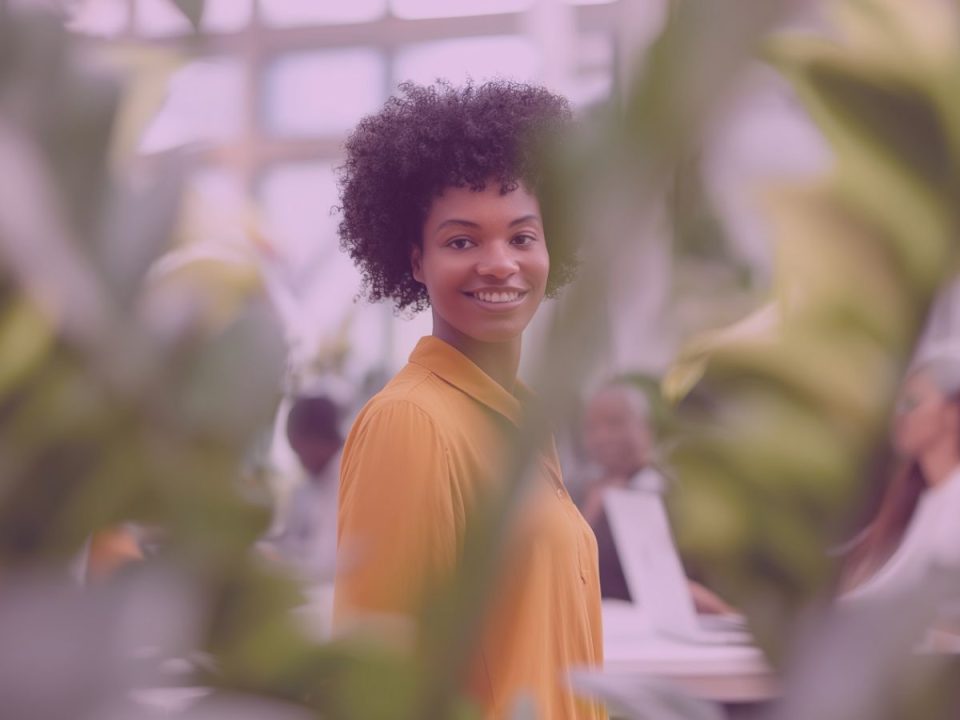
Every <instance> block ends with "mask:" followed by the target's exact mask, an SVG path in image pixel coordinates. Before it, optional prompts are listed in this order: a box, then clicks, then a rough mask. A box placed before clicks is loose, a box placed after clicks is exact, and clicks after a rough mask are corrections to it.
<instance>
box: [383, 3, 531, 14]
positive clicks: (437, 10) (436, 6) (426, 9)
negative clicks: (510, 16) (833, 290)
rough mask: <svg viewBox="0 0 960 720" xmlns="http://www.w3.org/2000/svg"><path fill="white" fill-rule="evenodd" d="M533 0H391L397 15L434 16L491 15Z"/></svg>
mask: <svg viewBox="0 0 960 720" xmlns="http://www.w3.org/2000/svg"><path fill="white" fill-rule="evenodd" d="M532 4H533V0H392V2H391V7H392V8H393V13H394V15H396V16H397V17H402V18H434V17H462V16H465V15H493V14H495V13H508V12H518V11H520V10H526V9H527V8H529V7H530V6H531V5H532Z"/></svg>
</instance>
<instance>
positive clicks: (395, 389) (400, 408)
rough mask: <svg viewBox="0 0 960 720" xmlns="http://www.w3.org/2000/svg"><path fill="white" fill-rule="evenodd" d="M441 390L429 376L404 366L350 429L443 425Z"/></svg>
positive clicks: (415, 366)
mask: <svg viewBox="0 0 960 720" xmlns="http://www.w3.org/2000/svg"><path fill="white" fill-rule="evenodd" d="M442 395H443V388H442V387H440V386H438V383H437V381H436V378H435V377H433V376H432V374H431V373H429V372H426V371H425V370H424V369H423V368H421V367H420V366H418V365H414V364H407V365H406V366H405V367H404V368H403V369H401V370H400V372H398V373H397V374H396V375H394V376H393V378H391V379H390V381H389V382H388V383H387V384H386V385H385V386H384V387H383V389H381V390H380V391H379V392H378V393H377V394H376V395H374V396H373V397H372V398H370V399H369V400H368V401H367V403H366V405H364V406H363V409H362V410H361V411H360V413H359V414H358V415H357V419H356V421H355V423H354V428H355V429H356V428H358V427H361V426H362V425H363V424H367V423H370V422H383V421H385V420H386V421H405V422H411V423H426V424H429V425H434V426H436V427H437V428H440V427H442V426H443V425H444V403H443V399H442Z"/></svg>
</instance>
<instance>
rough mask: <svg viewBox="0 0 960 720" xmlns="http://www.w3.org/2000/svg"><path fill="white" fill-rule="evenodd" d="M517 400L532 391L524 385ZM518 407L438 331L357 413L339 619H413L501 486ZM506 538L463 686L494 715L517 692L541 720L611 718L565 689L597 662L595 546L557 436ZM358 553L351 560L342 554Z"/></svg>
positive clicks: (347, 476)
mask: <svg viewBox="0 0 960 720" xmlns="http://www.w3.org/2000/svg"><path fill="white" fill-rule="evenodd" d="M518 392H520V393H521V394H522V393H524V392H526V391H525V389H524V388H522V387H519V389H518ZM520 417H521V403H520V401H519V400H518V399H517V397H515V396H514V395H511V394H510V393H509V392H507V391H506V390H505V389H504V388H503V387H502V386H500V385H499V384H497V383H496V382H495V381H494V380H493V379H492V378H490V377H489V376H488V375H487V374H486V373H484V372H483V371H482V370H481V369H480V368H479V367H478V366H477V365H475V364H474V363H473V362H472V361H471V360H469V359H468V358H467V357H466V356H465V355H463V354H462V353H460V352H459V351H457V350H456V349H454V348H453V347H452V346H450V345H448V344H447V343H445V342H443V341H442V340H439V339H438V338H435V337H425V338H423V339H421V340H420V342H419V344H418V345H417V347H416V349H415V350H414V351H413V353H412V354H411V356H410V361H409V362H408V364H407V365H406V366H405V367H404V368H403V369H402V370H401V371H400V372H399V373H398V374H397V375H396V376H395V377H394V378H393V379H392V380H391V381H390V383H388V384H387V386H386V387H385V388H384V389H383V390H382V391H381V392H380V393H378V394H377V395H376V396H374V398H373V399H371V400H370V402H369V403H367V405H366V406H365V407H364V409H363V410H362V411H361V413H360V415H359V416H358V417H357V419H356V422H355V423H354V425H353V428H352V430H351V431H350V436H349V437H348V439H347V443H346V446H345V448H344V452H343V460H342V464H341V471H340V507H339V515H338V522H339V533H338V535H339V537H338V544H339V548H340V552H341V555H342V556H343V557H344V558H345V564H348V565H349V569H348V570H345V571H343V572H342V573H341V575H340V576H339V577H338V579H337V583H336V590H335V601H334V607H335V610H334V622H335V624H338V625H342V624H343V623H344V621H345V620H346V619H347V618H349V617H350V616H362V615H363V614H365V613H404V614H406V613H411V612H415V611H416V610H417V608H418V607H419V603H420V601H421V599H422V595H423V591H424V588H425V585H426V584H427V583H428V582H429V580H430V578H431V577H434V578H435V577H436V576H437V575H438V574H439V575H442V574H443V573H444V572H449V571H450V569H451V568H452V567H453V566H454V564H455V563H456V562H457V558H458V553H459V551H460V548H461V544H462V539H463V532H464V525H465V523H466V521H467V519H468V514H469V512H470V509H471V505H472V503H473V502H475V500H476V498H477V496H478V495H479V494H480V493H482V492H483V491H484V487H485V486H486V487H487V488H492V487H495V486H496V484H497V483H502V482H503V472H502V471H500V470H498V467H501V466H502V464H503V463H504V462H505V458H504V457H503V456H504V455H505V452H506V448H507V447H508V442H509V438H510V433H512V432H515V431H516V429H517V425H518V423H519V422H520ZM538 475H539V476H538V477H536V478H534V482H532V483H530V485H531V487H530V489H529V491H528V492H527V494H526V495H525V496H524V499H523V500H522V501H521V505H520V509H519V511H518V512H517V516H516V520H515V521H514V522H513V526H512V529H511V531H510V535H509V537H508V539H507V541H506V543H505V553H504V557H503V563H504V567H503V568H502V571H501V575H500V578H499V580H498V585H497V587H496V588H495V589H494V592H493V593H492V594H491V598H492V607H491V608H490V609H489V611H488V616H487V618H486V620H485V625H484V627H483V630H482V632H481V637H480V647H479V653H478V657H477V658H476V661H475V663H474V667H473V669H472V671H471V673H470V677H469V679H468V680H467V681H466V682H465V688H464V689H465V691H466V692H468V693H469V694H470V695H471V696H472V697H473V698H474V699H475V700H476V701H477V702H478V703H479V704H480V705H481V706H482V707H483V708H484V709H485V711H486V713H487V716H488V717H504V716H506V715H508V714H509V713H510V712H511V710H512V708H513V704H514V702H515V701H516V698H517V696H518V695H519V694H526V695H528V696H531V697H532V698H533V699H534V701H535V702H536V705H537V708H538V711H539V717H540V718H543V719H544V720H566V719H568V718H569V719H575V720H588V719H589V720H594V719H597V718H605V717H606V713H605V712H604V711H603V710H602V709H601V708H600V707H598V706H596V705H593V704H590V703H587V702H584V701H582V700H578V699H575V698H574V697H573V696H572V694H571V693H570V692H569V690H568V689H567V688H566V686H565V672H566V670H567V669H569V668H570V667H582V666H599V665H600V664H601V663H602V657H603V648H602V632H601V624H600V581H599V575H598V570H597V544H596V540H595V539H594V537H593V532H592V530H591V529H590V526H589V525H587V523H586V522H585V521H584V519H583V517H582V516H581V515H580V512H579V511H578V510H577V508H576V506H575V505H574V504H573V502H571V500H570V496H569V495H568V493H567V492H566V489H565V488H564V486H563V481H562V479H561V475H560V466H559V463H558V460H557V455H556V449H555V447H554V445H553V442H552V440H551V442H550V446H549V448H548V450H547V451H546V452H544V453H542V454H541V455H540V456H539V464H538ZM351 556H352V560H353V561H354V562H353V563H352V564H350V563H348V562H347V560H346V559H347V558H350V557H351Z"/></svg>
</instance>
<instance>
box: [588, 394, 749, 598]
mask: <svg viewBox="0 0 960 720" xmlns="http://www.w3.org/2000/svg"><path fill="white" fill-rule="evenodd" d="M650 412H651V411H650V403H649V401H648V400H647V396H646V395H645V394H644V393H643V391H641V390H640V389H639V388H638V387H637V386H636V385H633V384H631V383H628V382H625V381H617V380H613V381H610V382H608V383H606V384H604V385H602V386H600V388H599V389H597V390H596V391H595V392H594V393H593V394H592V395H591V396H590V397H589V398H588V400H587V402H586V404H585V407H584V411H583V416H582V426H581V437H582V441H583V446H584V450H585V452H586V454H587V456H588V457H589V459H590V461H591V462H592V463H593V464H594V465H595V466H596V468H597V470H598V472H597V474H596V476H595V477H593V478H592V479H591V480H590V481H589V482H588V483H587V485H586V487H585V488H584V491H583V493H582V495H581V497H580V498H579V501H578V505H579V506H580V511H581V513H582V514H583V517H584V519H585V520H586V521H587V522H588V523H590V526H591V527H592V528H593V531H594V534H595V535H596V537H597V546H598V549H599V562H600V592H601V594H602V596H603V597H604V598H605V599H614V600H627V601H631V600H633V598H632V597H631V594H630V590H629V589H628V588H627V581H626V578H625V577H624V574H623V567H622V566H621V563H620V557H619V555H618V554H617V549H616V545H615V543H614V540H613V534H612V532H611V530H610V524H609V522H608V520H607V517H606V513H605V512H604V508H603V497H604V495H605V494H606V492H607V491H608V490H609V489H611V488H631V489H634V490H642V491H644V492H649V493H654V494H656V495H663V494H664V493H665V492H666V491H667V481H666V478H664V476H663V475H662V474H661V472H660V471H659V470H658V469H657V467H656V466H655V464H654V462H653V458H654V451H653V447H654V433H653V428H652V427H651V422H650ZM689 586H690V592H691V594H692V595H693V599H694V604H695V605H696V608H697V610H698V612H701V613H724V614H725V613H730V612H733V609H732V608H731V607H730V606H729V605H727V603H725V602H724V601H723V600H721V599H720V598H719V597H717V596H716V595H715V594H714V593H713V592H711V591H710V590H708V589H707V588H705V587H704V586H703V585H700V584H699V583H696V582H694V581H692V580H691V581H690V582H689Z"/></svg>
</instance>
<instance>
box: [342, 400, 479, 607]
mask: <svg viewBox="0 0 960 720" xmlns="http://www.w3.org/2000/svg"><path fill="white" fill-rule="evenodd" d="M454 481H455V478H454V477H453V476H452V473H451V471H450V462H449V458H448V454H447V449H446V447H445V446H444V443H443V441H442V437H441V435H440V433H439V432H438V429H437V425H436V422H435V421H434V420H433V419H432V418H431V417H430V416H429V415H428V414H427V413H426V412H424V411H423V410H422V409H421V408H419V407H418V406H417V405H415V404H413V403H411V402H409V401H392V402H389V403H386V404H384V405H382V406H380V407H377V408H375V409H373V410H372V411H371V412H369V413H366V414H363V415H361V417H360V418H359V419H358V421H357V424H356V426H355V427H354V429H353V431H352V432H351V435H350V437H349V438H348V440H347V444H346V446H345V448H344V453H343V462H342V465H341V472H340V496H339V512H338V538H337V546H338V551H337V557H338V575H337V580H336V589H335V599H334V622H335V623H336V624H338V625H342V624H343V623H344V621H345V620H347V619H349V618H351V617H353V616H356V615H363V614H369V613H376V614H394V613H399V614H409V613H411V612H414V611H415V610H416V609H417V607H418V604H419V603H420V601H421V600H422V597H423V593H424V591H425V590H426V589H427V588H428V587H429V585H430V583H432V582H435V581H437V580H438V579H439V578H440V577H441V576H442V575H444V574H446V573H449V572H450V571H451V570H452V568H453V565H454V563H455V561H456V557H457V555H458V551H459V544H460V540H461V536H462V528H463V519H464V518H463V502H462V496H461V494H460V492H459V490H458V488H457V487H456V485H455V482H454Z"/></svg>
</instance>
